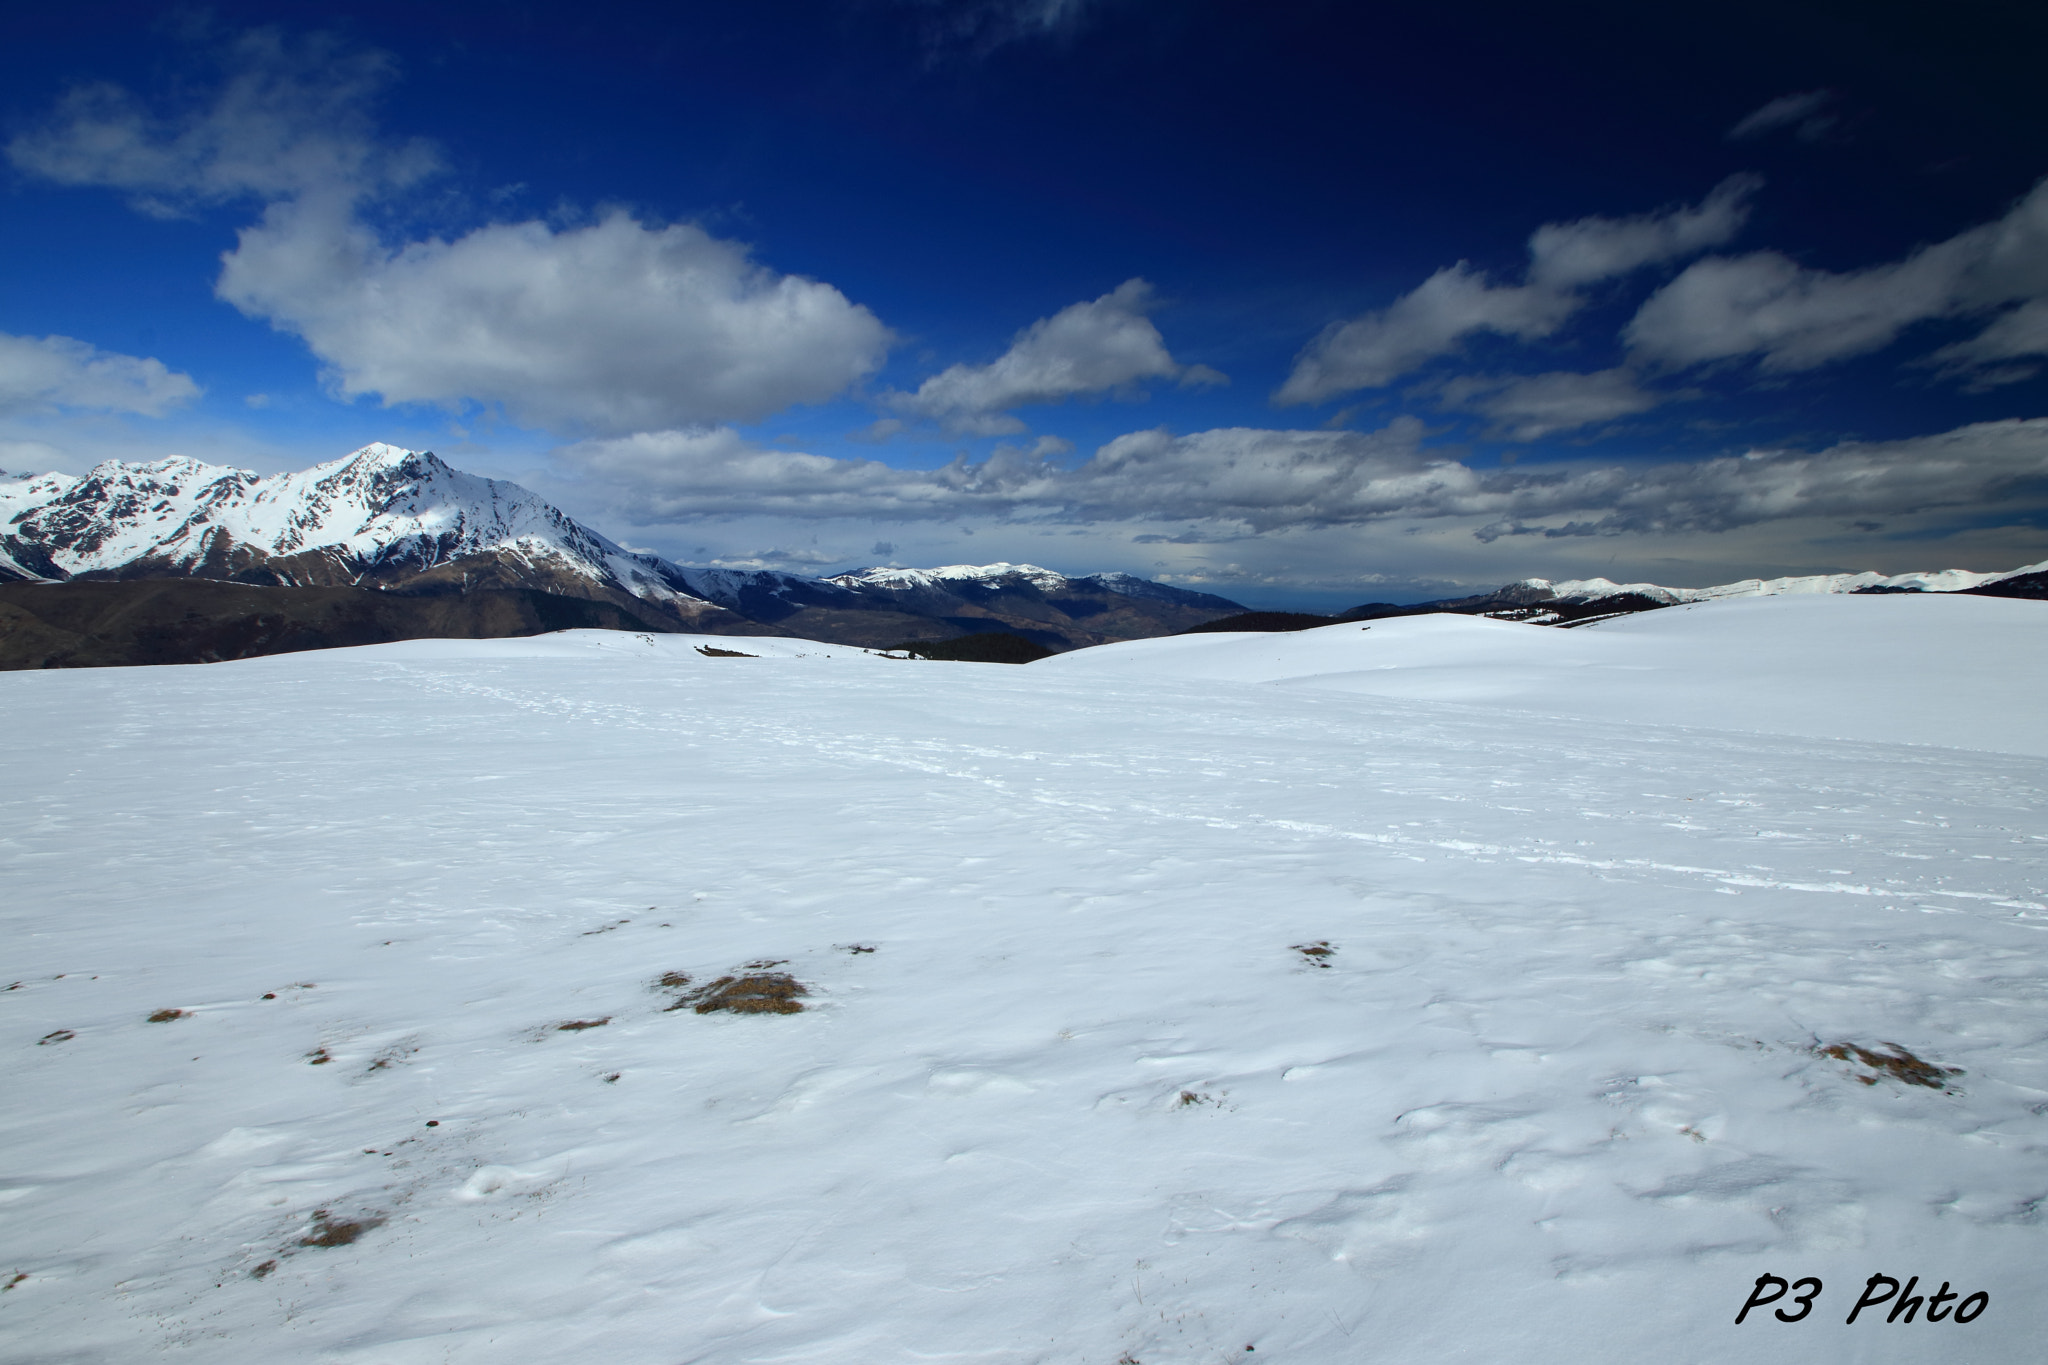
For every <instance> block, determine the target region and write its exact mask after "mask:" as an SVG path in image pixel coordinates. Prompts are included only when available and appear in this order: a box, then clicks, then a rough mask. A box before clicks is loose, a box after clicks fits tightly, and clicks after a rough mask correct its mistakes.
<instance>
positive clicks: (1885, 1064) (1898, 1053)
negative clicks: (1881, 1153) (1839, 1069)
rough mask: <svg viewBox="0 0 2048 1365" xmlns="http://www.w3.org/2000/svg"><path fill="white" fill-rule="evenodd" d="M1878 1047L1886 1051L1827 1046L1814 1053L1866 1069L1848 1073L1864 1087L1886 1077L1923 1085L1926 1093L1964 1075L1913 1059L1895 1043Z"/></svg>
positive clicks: (1952, 1068) (1853, 1045) (1958, 1070)
mask: <svg viewBox="0 0 2048 1365" xmlns="http://www.w3.org/2000/svg"><path fill="white" fill-rule="evenodd" d="M1878 1047H1881V1048H1887V1049H1889V1051H1885V1052H1879V1051H1877V1050H1876V1049H1874V1048H1867V1047H1862V1046H1860V1045H1858V1044H1856V1043H1828V1044H1825V1045H1821V1046H1816V1047H1815V1048H1814V1049H1813V1051H1814V1054H1815V1055H1816V1056H1820V1057H1826V1058H1828V1059H1829V1060H1831V1061H1837V1062H1846V1063H1848V1064H1849V1065H1850V1066H1852V1067H1857V1066H1860V1067H1865V1068H1868V1071H1867V1073H1857V1072H1852V1073H1851V1074H1852V1075H1853V1076H1854V1077H1855V1079H1857V1080H1859V1081H1861V1082H1862V1083H1863V1084H1865V1085H1876V1084H1877V1083H1878V1081H1880V1080H1881V1079H1883V1078H1885V1077H1887V1076H1889V1077H1890V1078H1891V1079H1893V1080H1895V1081H1898V1082H1900V1083H1901V1084H1904V1085H1918V1086H1925V1087H1926V1088H1927V1089H1929V1090H1947V1089H1949V1078H1950V1077H1953V1076H1960V1075H1962V1074H1963V1069H1962V1068H1961V1067H1959V1066H1937V1065H1936V1064H1935V1063H1933V1062H1930V1061H1927V1060H1925V1059H1923V1058H1920V1057H1915V1056H1914V1055H1913V1054H1912V1053H1911V1052H1909V1051H1907V1050H1906V1049H1905V1048H1903V1047H1900V1046H1899V1045H1898V1044H1897V1043H1879V1044H1878Z"/></svg>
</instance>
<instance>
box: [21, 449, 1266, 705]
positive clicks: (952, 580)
mask: <svg viewBox="0 0 2048 1365" xmlns="http://www.w3.org/2000/svg"><path fill="white" fill-rule="evenodd" d="M164 579H187V580H214V581H221V582H228V583H236V584H245V585H249V586H251V587H262V588H267V589H270V590H272V592H271V596H270V597H268V598H266V599H263V603H262V609H261V610H257V608H256V606H255V605H254V604H255V602H256V600H257V599H254V598H249V597H248V595H247V594H225V595H224V594H220V593H206V592H188V593H185V594H183V595H182V596H181V597H179V598H178V601H179V603H180V608H179V611H178V612H177V613H173V618H174V619H175V621H190V622H192V625H191V626H190V630H191V631H192V634H193V643H192V648H191V650H190V651H188V652H189V653H190V656H191V657H192V658H193V659H199V658H211V657H242V656H241V655H239V654H231V655H226V656H221V655H218V654H217V653H216V643H217V641H218V640H256V639H261V640H273V639H279V638H285V637H289V638H292V639H296V640H301V641H312V642H314V643H301V644H298V645H294V646H291V647H292V648H316V647H318V643H317V642H318V641H319V640H320V639H321V636H320V632H319V630H318V629H317V628H316V626H315V625H314V623H316V622H320V621H339V620H341V619H344V618H346V619H348V620H350V621H355V622H357V623H358V626H357V627H351V628H349V629H347V630H340V633H339V634H338V635H337V636H336V637H335V638H334V639H333V640H331V641H329V642H330V643H350V644H355V643H364V642H365V641H364V640H363V639H360V638H357V637H358V636H359V635H360V634H361V631H362V630H363V629H369V627H368V626H364V625H362V624H361V623H363V622H368V621H371V620H375V621H377V622H380V623H382V624H380V625H379V626H377V627H376V629H378V630H386V629H388V630H397V631H399V632H401V633H400V634H398V635H379V636H375V638H408V636H407V635H406V634H405V632H407V631H414V630H418V631H434V630H439V631H443V632H445V633H449V634H454V635H468V634H471V633H472V632H473V631H484V632H486V633H488V632H489V630H490V629H491V628H492V623H497V624H499V625H505V624H507V623H512V622H520V623H525V624H526V625H532V626H534V628H536V629H552V628H554V627H551V626H546V627H544V626H538V625H534V623H535V622H537V621H539V620H541V619H544V618H545V619H553V618H554V617H557V616H564V610H554V611H551V612H541V613H536V612H535V611H534V610H532V609H530V606H529V607H522V608H518V609H514V608H513V607H511V606H509V605H506V604H503V603H501V604H499V605H498V606H496V607H492V608H489V609H484V608H478V609H476V610H473V611H469V612H466V613H465V612H463V611H459V610H454V609H450V608H437V609H435V610H431V611H428V610H402V609H399V608H396V607H393V606H391V605H390V604H389V603H385V604H383V605H373V604H364V603H353V604H351V605H348V606H346V607H344V606H342V605H339V604H340V603H341V602H342V601H343V600H344V599H342V598H334V599H331V600H330V597H329V596H321V595H318V594H316V595H314V596H311V597H309V596H306V595H305V594H306V593H307V591H308V590H312V589H320V590H322V591H323V592H325V593H330V594H331V592H332V590H336V589H354V590H359V591H369V592H373V593H376V594H379V595H397V596H404V597H414V598H423V597H441V596H470V595H474V594H477V593H480V592H514V593H528V594H532V593H539V594H545V595H548V596H554V597H562V598H569V599H581V600H584V601H587V602H594V603H602V604H605V605H606V606H608V607H609V608H612V609H613V610H612V612H611V614H610V615H608V616H607V615H605V614H604V613H598V614H597V615H592V614H591V613H588V612H583V613H581V614H580V615H579V614H578V613H577V612H575V611H568V612H567V616H571V617H575V618H576V619H575V620H574V621H573V622H571V623H572V624H577V625H595V624H599V618H600V617H602V619H603V620H604V621H607V622H609V621H611V620H613V619H616V620H617V621H618V622H619V623H620V624H622V625H626V626H629V627H630V628H633V629H648V630H655V631H678V630H681V631H696V632H708V633H714V634H742V635H790V636H801V637H804V638H808V639H815V640H826V641H833V642H837V643H844V644H857V645H864V646H893V645H898V644H902V643H905V642H910V641H932V642H936V641H945V640H951V639H954V638H957V637H961V636H966V635H974V634H985V633H1011V634H1015V635H1018V636H1021V637H1023V638H1024V639H1027V640H1030V641H1031V642H1033V643H1034V644H1036V645H1039V646H1041V647H1043V648H1046V649H1052V650H1061V649H1072V648H1075V647H1077V646H1081V645H1093V644H1102V643H1106V642H1108V641H1112V640H1127V639H1140V638H1145V637H1149V636H1156V635H1165V634H1171V633H1173V632H1174V631H1178V630H1182V629H1185V628H1187V627H1188V626H1190V625H1194V624H1198V623H1200V622H1202V621H1205V620H1210V619H1213V618H1215V617H1218V616H1227V615H1230V614H1231V613H1233V612H1236V611H1241V610H1242V608H1241V607H1240V606H1239V605H1238V604H1237V603H1234V602H1230V601H1227V600H1225V599H1223V598H1220V597H1213V596H1210V595H1209V594H1206V593H1196V592H1187V591H1184V590H1182V589H1179V588H1173V587H1169V586H1167V585H1165V584H1160V583H1151V582H1148V581H1146V580H1144V579H1141V578H1134V577H1132V576H1130V575H1128V574H1100V575H1095V576H1093V577H1088V578H1072V579H1070V578H1067V577H1065V576H1064V575H1061V574H1057V573H1054V572H1052V571H1051V570H1048V569H1041V568H1038V567H1036V566H1033V565H1028V564H991V565H986V566H973V565H952V566H948V567H945V568H938V569H922V570H920V569H895V568H874V569H862V570H858V571H855V572H852V573H847V574H841V575H838V576H836V577H833V578H808V577H803V576H800V575H795V574H782V573H772V572H761V571H739V570H729V569H707V568H689V567H685V566H683V565H679V564H674V563H671V562H670V561H668V560H666V559H663V558H661V557H660V556H658V555H652V554H643V553H640V552H637V551H632V550H628V549H626V548H625V547H623V546H621V545H619V544H618V543H616V542H614V541H612V540H610V539H608V538H606V537H605V536H602V535H600V534H598V533H597V532H595V531H593V530H591V529H590V528H588V527H586V526H583V525H582V524H580V523H579V522H577V521H575V520H574V519H572V518H571V517H569V516H568V515H566V514H565V513H563V512H562V511H561V510H560V509H558V508H556V507H554V506H553V505H551V504H550V503H548V502H547V501H546V500H545V499H542V498H540V497H538V496H536V495H535V494H533V493H531V492H529V491H527V490H526V489H524V488H521V487H519V486H518V485H517V484H512V483H507V482H505V481H503V480H498V479H486V478H480V477H478V476H476V475H472V474H466V473H464V472H462V471H461V470H458V469H454V468H452V467H451V466H449V465H448V464H447V463H445V462H444V461H442V460H441V459H439V458H438V457H437V456H435V455H433V454H432V453H430V452H423V451H412V450H405V449H401V448H399V447H397V446H390V445H381V444H379V445H370V446H365V447H364V448H363V449H361V450H358V451H356V452H355V453H353V454H351V455H349V456H347V457H345V458H343V459H339V460H333V461H330V462H328V463H326V464H322V465H316V466H314V467H313V468H312V469H308V470H303V471H299V472H297V473H290V474H278V475H272V476H268V477H265V476H259V475H256V474H253V473H250V472H249V471H247V470H241V469H229V468H223V467H220V466H216V465H208V464H204V463H201V462H200V461H197V460H192V459H186V458H183V457H175V458H171V459H164V460H157V461H153V462H151V463H147V464H127V463H123V462H120V461H108V462H105V463H103V464H100V465H98V466H95V467H94V468H93V469H92V470H91V471H90V472H88V473H86V474H84V475H69V474H42V475H35V476H7V475H0V583H6V582H9V581H12V582H18V583H45V584H47V583H73V584H77V583H85V582H106V581H112V582H136V581H146V582H156V581H159V580H164ZM169 601H170V599H169V598H167V597H166V596H165V595H164V593H163V591H162V590H160V589H150V590H148V591H147V592H143V591H142V590H139V589H138V590H128V591H127V592H126V594H125V595H124V594H123V593H122V592H113V593H111V595H110V593H109V592H108V591H106V590H102V591H100V592H98V593H96V594H95V595H94V596H93V600H92V602H91V603H90V604H83V603H65V604H59V603H56V602H55V601H54V600H45V599H42V598H36V597H31V598H21V599H19V600H18V601H16V602H15V603H14V606H13V608H12V611H13V615H12V616H10V617H9V618H8V619H9V620H10V621H12V623H13V624H12V626H11V627H8V626H4V625H0V632H6V635H7V638H11V637H12V636H14V635H19V634H20V632H21V631H23V630H27V629H28V627H27V626H26V625H25V624H24V623H25V621H26V620H27V619H28V618H34V619H38V620H44V621H45V622H46V624H47V622H48V621H63V622H66V623H69V624H67V625H64V626H60V627H54V628H56V629H59V630H60V633H62V632H63V631H68V630H69V629H70V628H71V626H72V625H77V624H78V623H80V622H85V621H90V622H94V623H97V624H96V625H95V626H94V627H93V629H92V630H91V631H89V632H88V635H87V636H86V637H81V638H80V640H79V641H77V642H74V643H72V644H68V645H63V646H62V647H61V648H60V649H59V650H58V652H59V653H60V654H61V655H62V656H63V657H66V658H77V659H84V658H88V657H90V658H93V659H96V660H99V661H103V662H118V661H121V660H122V657H123V650H124V649H126V648H128V645H124V644H123V641H128V642H130V643H131V644H133V645H134V647H135V648H136V649H139V650H141V654H139V655H137V656H136V659H135V661H140V659H141V657H142V656H144V655H146V656H147V657H148V658H149V659H150V660H151V661H159V662H162V661H169V660H168V659H167V658H165V657H164V655H165V651H166V650H169V651H170V652H171V653H173V654H174V653H176V650H175V649H173V648H172V647H171V646H170V645H169V644H168V643H167V637H165V636H164V635H163V632H164V631H167V630H171V629H172V628H173V618H164V619H159V618H160V617H161V616H162V613H163V612H165V611H167V610H168V609H169V608H168V606H167V604H168V602H169ZM145 602H146V603H147V605H146V606H145V605H143V604H144V603H145ZM120 603H129V604H130V605H131V606H132V607H133V610H130V609H129V607H128V606H121V605H118V604H120ZM23 612H26V616H23V615H22V613H23ZM221 612H231V613H233V615H232V616H230V617H222V616H220V615H219V613H221ZM251 613H253V614H254V615H256V616H264V617H266V618H268V619H270V620H271V621H272V626H266V627H262V628H258V627H257V626H256V625H254V624H252V622H251V620H249V619H244V618H245V617H248V616H249V615H250V614H251ZM337 613H339V615H337ZM586 618H587V619H586ZM565 619H566V617H565ZM278 621H290V622H292V623H293V625H292V627H291V629H290V630H288V631H283V633H282V634H280V630H282V628H281V627H276V626H275V623H276V622H278ZM145 623H146V624H145ZM274 627H275V628H274ZM145 629H146V630H147V631H148V632H151V637H150V638H151V640H152V641H153V643H151V644H150V645H149V646H148V647H147V648H143V647H142V646H141V644H140V643H139V641H140V638H141V637H140V636H139V635H137V634H136V632H137V631H140V630H145ZM337 629H338V630H339V627H337ZM30 633H31V634H32V635H35V642H34V643H32V644H24V645H23V646H22V648H21V649H16V648H12V647H10V646H8V645H5V644H0V666H13V667H32V666H38V665H35V664H30V663H27V662H25V660H26V659H27V658H28V656H29V655H30V654H33V655H35V656H36V657H39V658H40V657H49V656H50V649H51V648H57V647H56V646H48V645H47V642H46V641H43V640H42V637H41V636H40V635H39V634H35V632H33V631H31V632H30ZM511 633H519V632H517V631H513V632H511ZM15 643H16V644H22V642H21V641H19V640H16V641H15ZM24 649H26V650H27V653H23V650H24ZM257 652H272V651H270V650H268V649H262V650H258V651H257ZM17 656H18V657H17Z"/></svg>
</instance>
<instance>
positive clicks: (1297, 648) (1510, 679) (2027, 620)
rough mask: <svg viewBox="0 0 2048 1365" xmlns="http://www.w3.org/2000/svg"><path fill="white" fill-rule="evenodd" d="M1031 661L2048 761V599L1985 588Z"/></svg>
mask: <svg viewBox="0 0 2048 1365" xmlns="http://www.w3.org/2000/svg"><path fill="white" fill-rule="evenodd" d="M1032 667H1033V669H1035V670H1054V671H1057V672H1059V673H1060V674H1061V675H1062V676H1071V677H1076V678H1089V679H1093V678H1118V679H1124V680H1129V681H1133V682H1136V681H1138V680H1141V679H1160V680H1172V681H1176V682H1191V683H1192V682H1223V681H1227V682H1233V683H1261V684H1274V685H1278V686H1285V687H1307V688H1316V689H1329V690H1335V691H1343V692H1352V693H1360V694H1367V695H1371V696H1377V697H1403V698H1411V699H1414V700H1418V701H1444V702H1461V703H1466V704H1470V705H1480V706H1486V707H1489V708H1495V707H1508V708H1513V709H1516V710H1523V711H1536V712H1543V713H1546V714H1550V715H1564V716H1581V717H1584V718H1586V719H1589V720H1604V721H1616V722H1641V723H1647V724H1664V725H1701V726H1709V727H1712V728H1715V729H1729V730H1756V731H1764V732H1771V733H1781V734H1797V735H1810V736H1814V737H1834V738H1844V739H1882V740H1888V741H1892V742H1897V743H1910V744H1951V745H1958V746H1961V747H1965V748H1984V749H2003V750H2008V751H2010V752H2015V753H2028V754H2037V755H2042V756H2048V705H2043V704H2042V700H2041V679H2043V678H2048V609H2044V608H2043V607H2042V606H2041V605H2040V604H2038V603H2034V602H2018V601H2007V600H2000V599H1996V598H1987V597H1965V596H1960V595H1948V594H1940V595H1935V594H1928V595H1921V594H1906V595H1900V596H1891V595H1885V596H1840V595H1827V594H1798V595H1792V596H1785V597H1751V598H1730V599H1723V600H1720V601H1709V602H1699V603H1691V604H1686V605H1683V606H1678V607H1674V608H1672V609H1670V610H1666V611H1658V612H1649V613H1644V614H1640V615H1631V616H1625V617H1622V618H1620V619H1616V620H1609V621H1601V622H1597V623H1594V624H1591V625H1587V626H1583V627H1580V628H1578V629H1575V630H1541V629H1534V628H1532V627H1530V626H1529V625H1527V624H1523V623H1519V622H1509V621H1496V620H1488V619H1486V618H1484V617H1477V616H1460V615H1451V614H1438V615H1430V616H1408V617H1396V618H1394V619H1391V620H1380V621H1374V622H1372V623H1371V624H1370V625H1363V626H1361V625H1359V624H1356V623H1342V624H1337V625H1329V626H1321V627H1318V628H1315V629H1312V630H1304V631H1300V632H1296V633H1289V634H1230V633H1214V634H1201V635H1183V636H1178V637H1175V638H1173V639H1166V640H1136V641H1131V642H1129V643H1126V644H1116V645H1105V646H1103V647H1102V648H1100V649H1089V650H1081V651H1078V652H1076V653H1073V654H1064V655H1056V656H1054V657H1053V658H1050V659H1045V660H1042V661H1040V662H1039V663H1036V664H1033V665H1032Z"/></svg>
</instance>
